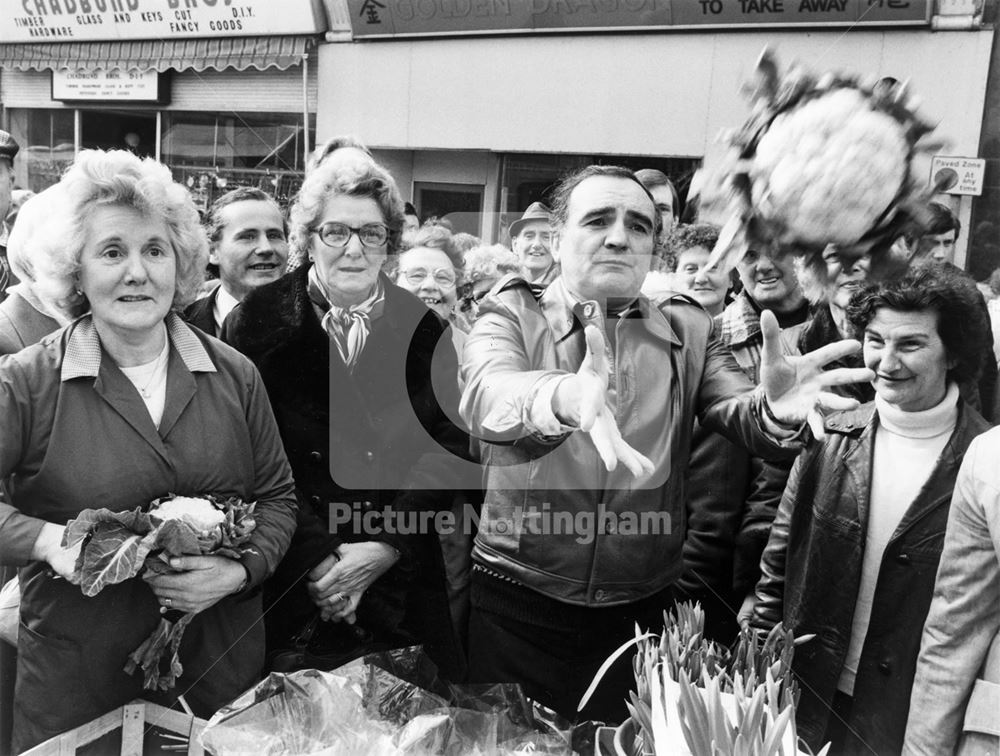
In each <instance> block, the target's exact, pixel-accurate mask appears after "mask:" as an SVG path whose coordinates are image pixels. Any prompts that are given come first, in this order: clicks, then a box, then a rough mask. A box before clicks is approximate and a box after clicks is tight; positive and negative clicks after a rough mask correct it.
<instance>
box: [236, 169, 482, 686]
mask: <svg viewBox="0 0 1000 756" xmlns="http://www.w3.org/2000/svg"><path fill="white" fill-rule="evenodd" d="M289 226H290V236H289V245H290V264H289V270H290V272H289V273H287V274H286V275H285V276H284V277H283V278H281V279H279V280H278V281H275V282H274V283H272V284H268V285H266V286H263V287H261V288H259V289H256V290H254V291H253V292H251V293H250V294H249V295H248V296H247V297H246V299H244V301H243V303H242V304H241V305H240V307H239V308H238V311H234V312H233V314H232V315H231V316H230V318H229V319H227V322H226V330H225V333H224V334H223V337H224V339H225V340H227V341H228V342H229V343H230V344H232V345H233V346H235V347H236V348H237V349H239V350H240V351H242V352H244V353H245V354H246V355H247V356H249V357H250V358H251V359H252V360H253V361H254V363H255V364H256V365H257V366H258V368H259V369H260V371H261V375H262V376H263V378H264V383H265V385H266V386H267V392H268V395H269V397H270V399H271V404H272V406H273V408H274V412H275V416H276V418H277V420H278V425H279V427H280V429H281V436H282V439H283V441H284V444H285V450H286V452H287V454H288V457H289V461H290V462H291V465H292V471H293V474H294V477H295V482H296V488H297V490H298V494H299V505H300V506H299V524H298V529H297V531H296V534H295V537H294V538H293V541H292V545H291V546H290V547H289V550H288V554H287V555H286V557H285V559H284V561H283V562H282V564H281V565H280V567H279V569H278V572H277V573H276V575H275V579H273V580H272V581H271V582H270V583H269V585H268V586H267V587H266V595H265V599H266V600H268V602H269V603H271V602H276V605H275V606H274V607H273V608H272V609H271V610H270V612H269V613H268V615H267V631H268V644H269V648H270V649H271V650H272V651H275V650H280V649H281V648H287V647H288V646H289V644H290V640H291V638H292V637H293V636H295V635H296V634H297V633H298V632H299V631H300V630H301V629H302V628H303V627H304V626H305V624H306V623H307V622H308V621H309V620H310V619H311V618H312V617H315V616H316V615H317V614H318V615H319V616H320V617H321V619H323V620H326V621H325V622H321V623H320V624H319V627H320V632H319V636H314V644H319V647H322V648H324V649H327V650H329V651H330V652H331V653H333V654H336V652H337V649H338V648H341V649H343V650H344V653H345V654H349V653H350V651H351V649H352V648H356V650H358V651H367V650H370V649H372V648H377V647H383V648H384V647H389V646H398V645H408V644H410V643H423V644H424V646H425V649H426V650H427V651H428V652H429V653H430V655H431V657H432V658H433V659H434V661H435V662H437V664H438V666H439V667H441V668H442V672H443V674H444V675H445V676H446V677H450V678H452V679H454V678H456V677H459V676H461V674H462V669H461V667H462V664H461V661H460V659H461V656H460V654H459V653H458V649H457V645H456V643H455V642H454V633H453V631H452V628H451V624H450V621H449V612H448V602H447V595H446V590H445V582H444V570H443V564H442V557H441V550H440V546H439V545H438V542H437V535H436V533H435V532H434V531H433V528H427V527H422V526H421V525H420V523H424V524H426V522H427V520H426V519H423V520H421V519H419V518H418V515H420V514H422V513H425V512H430V511H431V510H436V509H438V508H444V507H447V506H448V505H449V504H450V501H451V497H450V496H442V495H440V494H438V493H437V490H436V489H448V488H449V487H451V486H452V483H451V478H452V477H453V475H454V473H453V472H452V469H453V468H455V467H457V466H456V465H455V462H456V460H455V456H460V457H466V456H467V455H468V451H467V449H468V438H467V436H466V435H465V434H464V433H463V432H462V431H460V430H459V429H458V428H457V427H456V426H455V425H453V424H452V422H451V421H450V420H449V418H450V417H455V418H457V417H458V415H457V412H456V411H455V410H456V408H457V405H458V386H457V380H458V379H457V375H458V367H457V361H456V358H455V351H454V348H453V347H452V343H451V340H450V339H449V338H448V336H447V335H446V334H445V326H444V324H443V323H442V322H441V320H440V318H439V317H438V316H437V315H436V314H434V313H432V312H429V311H428V309H427V307H425V306H424V303H423V302H421V301H420V300H419V299H418V298H417V297H415V296H414V295H413V294H411V293H410V292H408V291H404V290H403V289H401V288H399V287H397V286H394V285H393V284H392V282H391V281H390V280H389V278H388V277H387V276H386V275H385V274H384V273H382V272H381V271H382V266H383V264H384V263H385V261H386V259H387V258H388V256H389V255H392V254H394V253H395V252H396V251H397V250H398V248H399V243H400V238H401V235H402V229H403V201H402V198H401V197H400V194H399V190H398V189H397V187H396V184H395V182H394V181H393V179H392V177H391V176H390V175H389V174H388V173H387V172H386V171H385V170H384V169H383V168H382V167H381V166H379V165H377V164H376V163H375V162H374V161H372V160H370V159H365V160H354V161H335V160H325V161H322V162H320V163H319V164H318V165H317V166H316V167H315V168H313V169H312V170H311V171H310V172H309V174H308V175H307V176H306V179H305V181H304V183H303V185H302V189H301V190H300V192H299V195H298V197H297V198H296V200H295V202H294V203H293V205H292V208H291V212H290V223H289ZM437 267H439V266H435V269H436V268H437ZM400 531H403V532H400ZM355 622H357V625H358V627H359V628H363V629H364V630H365V631H367V633H368V635H366V638H367V639H368V640H366V641H365V642H364V643H363V644H362V645H361V646H358V635H357V633H356V632H355V630H356V629H354V628H350V627H348V625H353V624H354V623H355Z"/></svg>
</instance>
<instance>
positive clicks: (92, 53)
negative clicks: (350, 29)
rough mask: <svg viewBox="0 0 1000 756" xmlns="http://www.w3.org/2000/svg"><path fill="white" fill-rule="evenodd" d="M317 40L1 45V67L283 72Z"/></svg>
mask: <svg viewBox="0 0 1000 756" xmlns="http://www.w3.org/2000/svg"><path fill="white" fill-rule="evenodd" d="M315 44H316V38H315V37H311V36H288V37H222V38H220V37H215V38H212V39H159V40H121V41H112V42H64V43H58V42H40V43H37V44H34V43H16V44H5V45H3V44H0V68H14V69H17V70H18V71H47V70H53V71H55V70H59V69H62V68H69V69H73V70H77V71H95V70H98V69H101V70H111V69H122V70H129V71H133V70H140V71H148V70H151V69H152V70H154V71H160V72H162V71H167V70H174V71H185V70H187V69H189V68H192V69H194V70H195V71H205V70H208V69H213V70H216V71H223V70H226V69H230V68H233V69H236V70H237V71H245V70H247V69H248V68H255V69H257V70H258V71H263V70H265V69H267V68H278V69H280V70H282V71H284V70H285V69H287V68H291V67H292V66H296V65H299V64H300V63H301V62H302V59H303V58H304V57H306V56H307V55H308V54H309V50H310V49H312V47H313V46H314V45H315Z"/></svg>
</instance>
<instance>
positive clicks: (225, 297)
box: [212, 284, 240, 334]
mask: <svg viewBox="0 0 1000 756" xmlns="http://www.w3.org/2000/svg"><path fill="white" fill-rule="evenodd" d="M239 303H240V300H238V299H237V298H236V297H234V296H233V295H232V294H230V293H229V292H228V291H226V287H225V286H224V285H222V284H220V285H219V288H217V289H216V290H215V306H214V307H213V308H212V317H214V318H215V332H216V333H217V334H219V333H222V324H223V322H225V320H226V316H227V315H229V313H231V312H232V311H233V308H234V307H236V305H238V304H239Z"/></svg>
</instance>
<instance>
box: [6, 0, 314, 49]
mask: <svg viewBox="0 0 1000 756" xmlns="http://www.w3.org/2000/svg"><path fill="white" fill-rule="evenodd" d="M325 28H326V21H325V16H324V14H323V11H322V8H321V7H320V6H319V3H318V0H0V40H3V41H4V42H76V41H87V40H116V39H180V38H185V37H247V36H257V35H281V34H315V33H317V32H322V31H324V30H325Z"/></svg>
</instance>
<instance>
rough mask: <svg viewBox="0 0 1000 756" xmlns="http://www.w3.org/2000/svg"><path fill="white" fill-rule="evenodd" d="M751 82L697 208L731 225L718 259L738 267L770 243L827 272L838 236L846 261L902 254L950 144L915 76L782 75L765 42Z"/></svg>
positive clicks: (922, 218) (881, 260) (875, 269)
mask: <svg viewBox="0 0 1000 756" xmlns="http://www.w3.org/2000/svg"><path fill="white" fill-rule="evenodd" d="M745 90H746V91H747V93H748V95H749V98H750V101H751V112H750V116H749V117H748V119H747V121H746V122H745V123H744V124H743V126H742V127H740V128H739V129H736V130H733V131H730V132H727V133H725V134H724V135H723V137H722V140H723V143H724V146H725V149H724V151H723V153H722V154H721V156H720V157H718V158H717V159H715V160H711V161H706V165H705V168H704V169H703V175H702V185H701V189H700V194H699V216H700V217H701V218H702V219H703V220H705V221H706V222H711V223H716V224H718V225H720V226H722V233H721V234H720V237H719V242H718V244H716V247H715V250H714V251H713V256H712V260H711V262H710V264H720V265H721V266H722V267H724V268H725V269H727V270H731V269H732V268H733V267H735V265H736V263H738V262H739V261H740V260H741V259H742V258H743V256H744V255H745V254H746V252H747V251H748V250H749V249H753V248H758V249H760V248H764V249H767V250H769V252H770V253H771V254H778V255H787V254H792V255H796V256H798V257H800V258H802V262H803V264H804V265H806V266H807V267H809V268H812V269H814V270H816V271H817V275H818V276H819V277H820V278H821V280H825V277H826V273H825V270H826V267H825V265H824V264H823V261H822V253H823V250H824V249H825V248H826V247H827V246H828V245H830V244H833V245H836V247H837V250H838V252H839V254H840V256H841V259H842V260H843V261H844V262H845V263H850V262H853V261H854V260H856V259H858V258H859V257H862V256H863V255H866V254H870V255H871V258H872V274H873V275H876V276H885V275H888V274H890V273H892V272H893V271H895V270H897V269H899V268H900V267H901V266H902V265H904V264H905V262H906V261H905V260H898V259H894V255H893V252H892V246H893V242H895V241H896V240H897V239H898V238H899V237H900V236H901V235H903V234H904V232H906V231H909V230H911V229H913V228H919V227H920V226H921V225H922V224H923V223H925V222H926V213H927V209H926V208H927V202H928V200H929V199H930V197H931V195H932V187H931V186H930V185H929V182H928V181H927V180H926V178H925V177H924V175H925V174H924V167H925V166H924V162H925V159H926V160H929V156H930V154H931V153H932V152H933V151H935V150H937V149H939V148H940V147H941V145H940V143H935V142H932V141H931V140H930V137H929V135H930V133H931V132H932V131H933V128H934V127H933V125H931V124H930V123H929V122H927V121H926V120H924V119H923V118H922V117H921V116H920V115H919V113H918V112H917V107H918V102H917V101H916V100H915V99H914V98H911V97H910V96H909V94H908V92H907V87H906V85H905V84H898V83H890V82H885V81H882V82H879V81H877V80H875V79H871V80H863V79H861V78H859V77H854V76H848V75H842V74H835V73H827V74H824V75H822V76H816V75H814V74H812V73H810V72H808V71H806V70H805V69H803V68H801V67H798V66H793V67H791V68H790V69H788V70H787V71H786V72H785V73H784V74H782V73H781V72H780V71H779V68H778V64H777V61H776V59H775V57H774V55H773V53H772V52H771V51H770V50H769V49H765V50H764V52H763V53H762V55H761V57H760V59H759V61H758V63H757V68H756V72H755V75H754V78H753V81H752V82H751V83H749V84H748V85H747V86H746V87H745Z"/></svg>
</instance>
